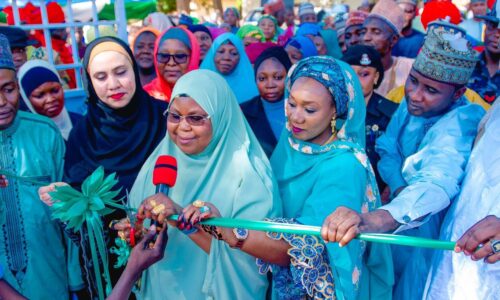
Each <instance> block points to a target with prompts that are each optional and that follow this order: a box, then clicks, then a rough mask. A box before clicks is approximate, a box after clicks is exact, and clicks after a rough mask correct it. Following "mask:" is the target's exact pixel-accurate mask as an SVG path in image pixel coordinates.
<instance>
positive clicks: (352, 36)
mask: <svg viewBox="0 0 500 300" xmlns="http://www.w3.org/2000/svg"><path fill="white" fill-rule="evenodd" d="M367 16H368V13H366V12H364V11H359V10H356V11H352V12H350V13H349V16H348V17H347V21H346V24H345V47H346V49H349V47H350V46H354V45H357V44H361V43H362V42H363V35H364V33H365V29H364V28H363V23H364V22H365V20H366V17H367Z"/></svg>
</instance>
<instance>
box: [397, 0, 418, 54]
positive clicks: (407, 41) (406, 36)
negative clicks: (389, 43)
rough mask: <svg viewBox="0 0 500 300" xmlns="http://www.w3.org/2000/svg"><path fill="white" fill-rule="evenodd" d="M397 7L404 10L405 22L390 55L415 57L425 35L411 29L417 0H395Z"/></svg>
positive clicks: (415, 13)
mask: <svg viewBox="0 0 500 300" xmlns="http://www.w3.org/2000/svg"><path fill="white" fill-rule="evenodd" d="M397 3H398V6H399V8H401V10H403V12H404V19H405V23H404V25H403V30H402V31H401V35H402V36H401V37H400V38H399V41H398V43H397V44H396V46H394V49H392V55H394V56H404V57H408V58H415V57H417V54H418V51H419V50H420V48H421V47H422V45H423V44H424V38H425V35H424V34H423V33H421V32H420V31H417V30H415V29H413V26H412V24H413V20H414V19H415V16H416V15H417V0H397Z"/></svg>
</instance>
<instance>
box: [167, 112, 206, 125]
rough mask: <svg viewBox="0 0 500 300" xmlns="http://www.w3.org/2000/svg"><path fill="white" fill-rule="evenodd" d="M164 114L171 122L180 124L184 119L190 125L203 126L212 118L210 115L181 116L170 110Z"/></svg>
mask: <svg viewBox="0 0 500 300" xmlns="http://www.w3.org/2000/svg"><path fill="white" fill-rule="evenodd" d="M164 115H165V116H166V117H167V122H169V123H173V124H179V123H180V122H181V121H182V119H184V120H186V122H187V123H188V124H189V125H192V126H202V125H204V124H205V121H207V120H208V119H210V116H200V115H188V116H181V115H179V114H176V113H173V112H169V111H168V110H167V111H165V112H164Z"/></svg>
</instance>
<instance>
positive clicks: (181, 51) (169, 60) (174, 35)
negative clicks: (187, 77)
mask: <svg viewBox="0 0 500 300" xmlns="http://www.w3.org/2000/svg"><path fill="white" fill-rule="evenodd" d="M154 57H155V68H156V76H157V77H156V79H154V80H153V81H151V82H150V83H149V84H147V85H146V86H144V89H145V90H146V91H147V92H148V93H149V95H151V96H153V97H155V98H156V99H160V100H164V101H168V100H169V99H170V94H171V93H172V89H173V87H174V85H175V83H176V82H177V80H178V79H179V78H180V77H181V76H182V75H184V74H186V73H187V72H190V71H192V70H196V69H198V65H199V63H200V46H199V45H198V41H197V40H196V37H195V36H194V35H193V34H192V33H191V32H190V31H189V30H187V29H184V28H181V27H173V28H170V29H169V30H167V31H165V32H164V33H163V34H162V35H160V36H159V37H158V38H157V39H156V45H155V51H154Z"/></svg>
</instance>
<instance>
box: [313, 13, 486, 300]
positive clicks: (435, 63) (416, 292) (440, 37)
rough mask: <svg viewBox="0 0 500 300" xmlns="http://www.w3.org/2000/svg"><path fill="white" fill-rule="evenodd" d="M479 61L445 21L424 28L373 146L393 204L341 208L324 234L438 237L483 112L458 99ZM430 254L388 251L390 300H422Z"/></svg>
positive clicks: (343, 239)
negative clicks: (394, 106)
mask: <svg viewBox="0 0 500 300" xmlns="http://www.w3.org/2000/svg"><path fill="white" fill-rule="evenodd" d="M476 62H477V59H476V55H475V52H474V51H473V50H472V48H471V47H470V44H468V42H467V40H466V39H465V37H464V36H463V35H462V34H461V31H460V28H458V27H456V26H453V25H451V24H449V23H442V22H436V23H432V26H431V25H429V29H428V33H427V38H426V40H425V43H424V46H423V47H422V50H421V51H420V53H419V54H418V56H417V58H416V59H415V63H414V64H413V67H412V69H411V73H410V75H409V77H408V80H407V81H406V85H405V100H403V102H402V103H401V104H400V105H399V108H398V110H397V111H396V112H395V114H394V115H393V116H392V118H391V121H390V123H389V125H388V127H387V129H386V132H385V134H383V135H382V136H381V137H380V138H379V139H378V140H377V142H376V147H375V150H376V151H377V153H378V154H379V155H380V161H379V163H378V170H379V173H380V176H381V177H382V179H383V180H384V182H386V183H387V184H388V187H389V189H390V194H391V195H392V197H393V199H392V201H391V202H390V203H389V204H386V205H384V206H382V207H380V208H379V209H376V210H374V211H372V212H369V213H358V212H355V211H353V210H351V209H348V208H338V209H337V210H336V211H335V212H334V213H333V214H331V215H330V216H329V217H328V218H327V219H326V220H325V222H324V225H323V228H322V237H323V238H324V239H325V240H327V241H332V242H340V244H341V245H346V244H347V243H348V242H349V241H351V240H352V239H353V238H354V237H355V236H356V235H357V234H358V233H360V232H394V233H399V232H402V231H404V234H405V235H410V236H418V237H426V238H433V239H436V238H438V236H439V229H440V225H441V221H442V217H443V214H444V211H445V209H446V208H447V207H448V205H449V204H450V202H451V201H452V200H453V199H454V198H455V197H456V196H457V195H458V192H459V190H460V183H461V181H462V178H463V175H464V171H465V166H466V162H467V160H468V158H469V155H470V152H471V148H472V144H473V142H474V138H475V136H476V132H477V127H478V123H479V121H480V120H481V118H482V117H483V115H484V109H483V108H481V107H480V106H479V105H476V104H471V103H470V102H469V101H468V100H467V99H466V98H465V97H463V94H464V92H465V90H466V87H465V84H466V83H467V81H468V79H469V77H470V75H471V73H472V70H473V69H474V66H475V64H476ZM432 254H433V251H432V250H429V249H424V248H408V247H403V246H397V247H393V258H394V269H395V273H396V274H395V278H396V280H397V281H396V285H395V289H394V298H395V299H405V300H407V299H409V300H412V299H415V300H417V299H418V300H420V299H421V298H422V294H423V291H424V287H425V281H426V278H427V274H428V272H429V268H430V263H431V258H432Z"/></svg>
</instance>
